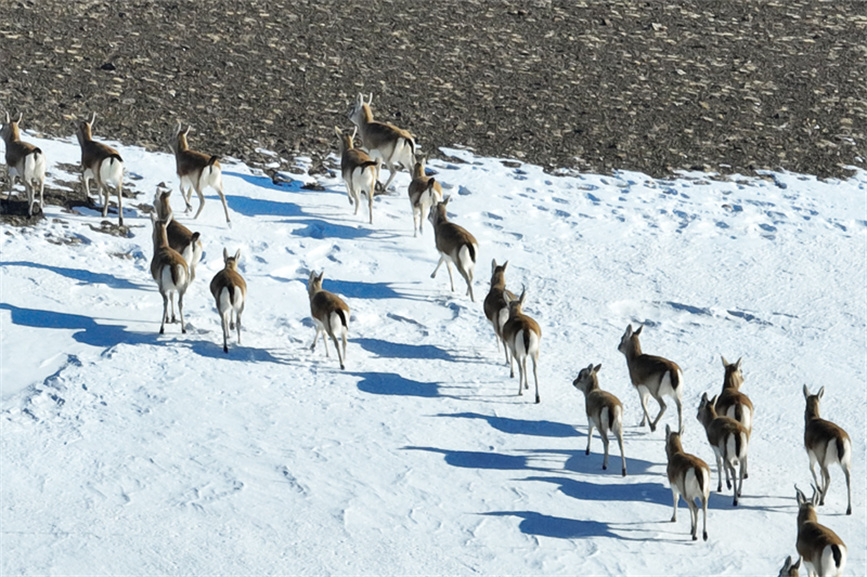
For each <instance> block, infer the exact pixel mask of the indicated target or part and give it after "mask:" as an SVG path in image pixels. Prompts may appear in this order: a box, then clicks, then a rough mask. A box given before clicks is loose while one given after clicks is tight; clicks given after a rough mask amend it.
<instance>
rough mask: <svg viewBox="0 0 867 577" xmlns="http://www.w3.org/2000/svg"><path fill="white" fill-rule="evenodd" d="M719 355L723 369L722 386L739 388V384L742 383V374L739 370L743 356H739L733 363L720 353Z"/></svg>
mask: <svg viewBox="0 0 867 577" xmlns="http://www.w3.org/2000/svg"><path fill="white" fill-rule="evenodd" d="M720 357H721V358H722V364H723V368H724V369H725V378H724V379H723V386H724V387H727V388H728V387H731V388H734V389H739V388H740V386H741V385H742V384H744V374H743V373H742V372H741V362H742V361H743V360H744V359H743V357H741V358H739V359H738V360H737V362H735V363H729V362H728V361H727V360H726V358H725V357H724V356H722V355H720Z"/></svg>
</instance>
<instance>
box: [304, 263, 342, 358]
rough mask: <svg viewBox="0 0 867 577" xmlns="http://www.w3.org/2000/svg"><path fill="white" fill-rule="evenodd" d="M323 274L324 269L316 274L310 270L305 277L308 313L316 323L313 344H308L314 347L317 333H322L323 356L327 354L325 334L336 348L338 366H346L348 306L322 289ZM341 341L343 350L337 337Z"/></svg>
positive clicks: (311, 348)
mask: <svg viewBox="0 0 867 577" xmlns="http://www.w3.org/2000/svg"><path fill="white" fill-rule="evenodd" d="M323 276H325V271H322V272H321V273H319V274H318V275H317V274H316V271H311V272H310V278H308V279H307V294H308V296H309V297H310V315H311V316H312V317H313V323H314V324H315V325H316V334H315V335H314V336H313V344H312V345H310V350H311V351H312V350H315V349H316V341H317V340H318V339H319V335H320V334H321V335H322V345H323V346H324V347H325V356H326V357H329V356H331V355H329V354H328V341H326V340H325V335H326V334H327V335H328V336H329V337H331V340H332V341H334V348H335V349H337V358H338V359H339V360H340V368H341V369H344V368H346V367H345V365H344V362H343V361H344V359H345V358H346V335H347V334H348V333H349V306H348V305H347V304H346V303H345V302H343V299H341V298H340V297H339V296H337V295H336V294H334V293H330V292H328V291H327V290H323V289H322V277H323ZM338 336H339V337H340V340H341V341H342V342H343V350H342V351H341V349H340V345H339V344H338V342H337V337H338Z"/></svg>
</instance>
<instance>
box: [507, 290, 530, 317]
mask: <svg viewBox="0 0 867 577" xmlns="http://www.w3.org/2000/svg"><path fill="white" fill-rule="evenodd" d="M526 298H527V287H525V286H522V287H521V296H519V297H518V298H516V299H513V300H511V301H509V318H512V317H516V316H520V315H522V314H524V300H526Z"/></svg>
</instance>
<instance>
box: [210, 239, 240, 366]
mask: <svg viewBox="0 0 867 577" xmlns="http://www.w3.org/2000/svg"><path fill="white" fill-rule="evenodd" d="M240 259H241V249H240V248H239V249H238V250H237V251H236V252H235V256H229V252H228V251H227V250H226V249H225V247H224V248H223V264H224V267H223V270H221V271H219V272H217V274H215V275H214V278H213V279H211V294H212V295H214V300H215V301H216V302H217V312H218V313H219V314H220V321H221V322H222V325H223V352H224V353H228V352H229V332H230V331H231V330H232V329H234V328H235V327H237V328H238V344H239V345H240V344H241V313H243V312H244V303H245V302H246V300H247V283H246V282H245V281H244V277H242V276H241V273H239V272H238V261H239V260H240Z"/></svg>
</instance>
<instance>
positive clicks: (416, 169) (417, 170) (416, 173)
mask: <svg viewBox="0 0 867 577" xmlns="http://www.w3.org/2000/svg"><path fill="white" fill-rule="evenodd" d="M426 168H427V158H426V157H425V156H424V155H418V156H416V157H415V165H414V166H413V167H412V177H413V179H418V178H421V177H423V176H427V172H426Z"/></svg>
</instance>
